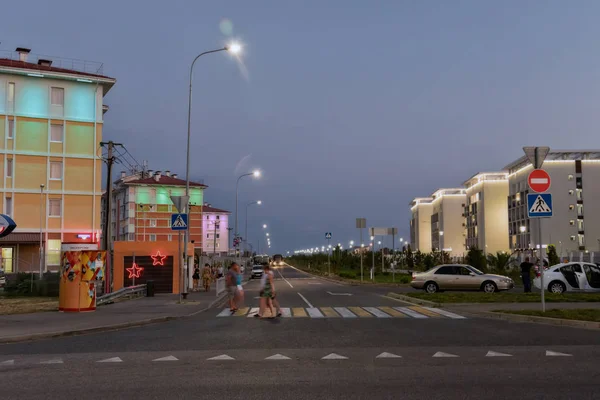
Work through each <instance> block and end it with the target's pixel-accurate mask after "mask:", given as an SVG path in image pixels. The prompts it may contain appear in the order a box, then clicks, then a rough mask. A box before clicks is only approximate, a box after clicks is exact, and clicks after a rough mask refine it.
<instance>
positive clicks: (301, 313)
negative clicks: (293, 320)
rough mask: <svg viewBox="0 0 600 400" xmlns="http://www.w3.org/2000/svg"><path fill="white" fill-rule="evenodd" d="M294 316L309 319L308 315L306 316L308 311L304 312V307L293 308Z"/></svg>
mask: <svg viewBox="0 0 600 400" xmlns="http://www.w3.org/2000/svg"><path fill="white" fill-rule="evenodd" d="M292 314H293V315H294V317H308V315H306V311H304V308H302V307H294V308H292Z"/></svg>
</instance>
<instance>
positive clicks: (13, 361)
mask: <svg viewBox="0 0 600 400" xmlns="http://www.w3.org/2000/svg"><path fill="white" fill-rule="evenodd" d="M0 365H15V360H6V361H2V362H0Z"/></svg>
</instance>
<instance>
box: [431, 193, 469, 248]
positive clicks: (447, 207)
mask: <svg viewBox="0 0 600 400" xmlns="http://www.w3.org/2000/svg"><path fill="white" fill-rule="evenodd" d="M465 202H466V195H444V196H441V197H440V198H438V199H435V200H434V201H433V203H432V204H433V210H432V215H435V214H438V215H439V213H440V211H441V217H440V222H441V223H440V224H439V226H438V228H437V229H434V227H433V223H432V231H431V243H432V247H436V248H437V249H440V248H441V249H443V250H444V251H447V252H448V253H450V255H451V256H452V257H454V256H461V255H463V254H464V253H465V236H464V227H463V221H464V219H463V216H462V214H463V209H464V204H465ZM440 230H441V231H443V232H444V234H443V235H439V232H440ZM440 239H441V243H440V241H439V240H440ZM435 243H437V244H438V245H437V246H434V244H435Z"/></svg>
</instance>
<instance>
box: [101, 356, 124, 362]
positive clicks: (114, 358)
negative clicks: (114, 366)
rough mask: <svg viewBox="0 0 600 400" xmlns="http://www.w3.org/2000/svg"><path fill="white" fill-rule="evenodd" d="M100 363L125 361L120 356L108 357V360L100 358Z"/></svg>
mask: <svg viewBox="0 0 600 400" xmlns="http://www.w3.org/2000/svg"><path fill="white" fill-rule="evenodd" d="M98 362H99V363H113V362H123V360H121V359H120V358H119V357H112V358H107V359H106V360H100V361H98Z"/></svg>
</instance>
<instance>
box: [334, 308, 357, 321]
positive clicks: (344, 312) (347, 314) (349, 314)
mask: <svg viewBox="0 0 600 400" xmlns="http://www.w3.org/2000/svg"><path fill="white" fill-rule="evenodd" d="M334 309H335V311H337V312H338V313H339V314H340V315H341V316H342V318H356V315H354V314H353V313H352V311H350V310H348V309H347V308H346V307H334Z"/></svg>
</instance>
